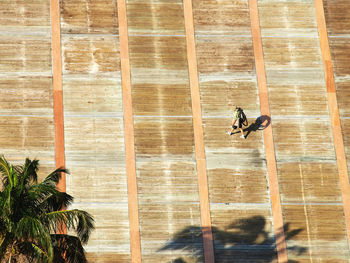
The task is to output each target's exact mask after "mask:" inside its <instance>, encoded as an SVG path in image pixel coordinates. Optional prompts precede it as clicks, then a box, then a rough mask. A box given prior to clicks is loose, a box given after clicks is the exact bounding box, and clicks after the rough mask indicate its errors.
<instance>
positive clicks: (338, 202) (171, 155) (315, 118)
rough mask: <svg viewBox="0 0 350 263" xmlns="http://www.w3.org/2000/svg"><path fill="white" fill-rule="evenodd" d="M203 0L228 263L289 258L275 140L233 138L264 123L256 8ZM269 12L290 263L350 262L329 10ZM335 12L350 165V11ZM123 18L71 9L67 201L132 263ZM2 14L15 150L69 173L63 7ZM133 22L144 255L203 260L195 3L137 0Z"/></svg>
mask: <svg viewBox="0 0 350 263" xmlns="http://www.w3.org/2000/svg"><path fill="white" fill-rule="evenodd" d="M192 3H193V6H192V7H193V17H194V27H195V41H196V54H197V63H198V72H199V75H198V77H199V88H200V99H201V110H202V115H203V130H204V146H205V157H206V164H207V175H208V187H209V200H210V213H211V221H212V226H213V236H214V241H215V242H214V247H215V257H216V261H217V262H233V261H232V260H233V258H234V259H236V258H240V259H241V260H242V261H244V262H258V261H259V260H260V261H262V262H276V251H275V242H274V237H273V224H274V222H273V217H272V209H273V208H271V203H270V192H269V191H270V188H269V184H268V171H267V165H266V153H265V147H264V140H263V139H264V138H263V132H262V130H259V129H255V130H252V131H251V132H250V133H249V135H248V137H247V139H246V140H242V139H240V138H239V134H234V135H232V136H228V135H227V134H225V132H226V131H227V130H229V127H230V124H231V114H232V107H233V106H234V105H238V106H242V107H243V108H244V109H245V112H246V114H247V116H248V120H249V123H250V124H252V123H254V122H255V121H256V118H257V117H259V116H260V115H261V114H260V105H259V92H258V88H257V80H256V78H257V74H256V69H255V64H254V63H255V62H254V51H253V43H252V35H251V27H250V20H249V5H248V1H247V0H237V1H227V0H220V1H213V0H193V1H192ZM258 3H259V5H258V7H259V15H260V26H261V34H262V43H263V51H264V57H263V59H264V62H265V67H266V77H267V86H268V91H269V100H270V110H271V119H270V121H272V128H273V130H272V132H273V139H274V149H275V152H276V155H275V157H276V162H277V176H278V186H279V190H280V198H281V204H282V215H283V220H284V223H285V224H287V227H286V229H285V235H286V238H287V246H288V249H287V253H288V257H289V259H291V260H296V261H298V262H316V261H317V262H348V261H349V259H350V255H349V245H348V240H347V232H346V227H345V221H344V215H343V204H342V197H341V189H340V184H339V176H338V167H337V163H336V155H335V151H334V142H333V139H332V121H331V119H330V117H329V109H328V103H327V90H326V83H325V79H324V69H323V62H322V57H321V52H320V46H319V45H320V44H319V43H320V42H319V36H318V32H317V22H316V18H315V8H314V3H313V1H309V0H293V1H283V0H260V1H258ZM324 6H325V8H324V10H325V14H326V23H327V30H328V34H329V40H330V48H331V53H332V62H333V68H334V77H335V81H336V94H337V99H338V106H339V113H340V118H341V127H342V132H343V136H344V146H345V149H346V157H347V159H349V156H350V138H349V132H348V131H349V129H350V121H349V116H350V115H349V114H350V111H349V104H350V101H349V85H350V77H349V76H350V72H349V67H348V65H349V62H350V61H349V60H350V52H349V50H350V46H349V41H348V39H349V36H350V32H349V30H350V29H349V28H350V27H349V23H350V22H349V21H350V17H349V12H347V11H348V10H349V8H350V6H349V3H348V1H346V0H324ZM117 13H118V12H117V1H115V0H97V1H90V0H79V1H70V0H64V1H61V30H62V36H61V38H62V42H61V49H62V61H63V67H62V71H63V102H64V103H63V107H64V121H65V122H64V125H65V155H66V163H67V168H69V169H70V170H71V173H72V175H70V176H68V177H67V192H69V193H70V194H72V195H73V196H74V197H75V204H74V207H78V208H81V209H84V210H87V211H89V212H91V213H92V214H93V215H94V216H95V219H96V227H97V228H96V230H95V232H94V233H93V235H92V237H91V240H90V242H89V244H88V245H87V247H86V250H87V252H88V257H89V260H90V262H101V263H102V262H131V260H132V259H131V254H130V235H129V218H128V213H129V211H128V196H127V194H128V192H127V191H128V189H127V181H126V171H125V169H126V168H125V167H126V165H125V142H124V138H125V137H124V126H123V124H124V123H123V117H124V116H123V108H122V105H123V103H122V102H123V96H122V92H121V66H120V60H121V59H120V49H121V48H120V44H119V33H118V19H117V18H118V17H117ZM0 14H1V16H0V77H1V78H0V148H1V149H2V150H1V153H3V154H5V156H6V157H7V158H8V159H9V160H11V161H15V162H16V163H17V162H22V161H23V160H24V158H25V157H26V156H29V157H32V158H34V157H36V158H38V159H39V160H40V161H41V164H42V167H43V169H42V170H41V172H42V175H41V176H43V175H45V174H47V173H48V172H49V171H50V170H52V169H53V168H54V166H55V164H54V120H53V99H52V96H53V87H52V56H51V52H52V51H51V36H50V3H49V1H41V0H26V1H24V0H11V1H8V0H4V1H1V2H0ZM127 22H128V30H129V49H130V66H131V85H132V89H131V92H132V101H133V114H134V115H133V116H134V132H135V138H134V139H135V153H136V154H135V158H136V173H137V184H138V188H137V194H138V199H139V223H140V234H141V255H142V262H154V263H160V262H171V261H172V260H173V261H174V260H176V259H180V258H182V259H183V260H184V261H186V262H203V259H202V258H203V242H202V239H201V237H200V224H201V221H200V203H199V200H200V199H199V194H198V179H197V170H196V156H195V143H194V142H195V138H194V136H195V135H194V127H193V119H192V107H191V91H190V85H189V72H188V64H187V55H186V53H187V49H186V36H185V23H184V7H183V4H182V1H180V0H175V1H168V0H129V1H127ZM267 123H268V121H267ZM269 125H270V124H269ZM348 163H349V162H348ZM348 167H350V166H349V164H348ZM242 220H243V221H242ZM178 233H181V235H177V234H178ZM296 248H297V249H296ZM253 251H254V252H253Z"/></svg>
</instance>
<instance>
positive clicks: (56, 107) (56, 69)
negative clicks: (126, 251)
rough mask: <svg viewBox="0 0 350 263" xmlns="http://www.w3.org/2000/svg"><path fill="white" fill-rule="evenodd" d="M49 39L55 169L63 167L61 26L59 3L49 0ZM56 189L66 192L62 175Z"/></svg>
mask: <svg viewBox="0 0 350 263" xmlns="http://www.w3.org/2000/svg"><path fill="white" fill-rule="evenodd" d="M50 12H51V38H52V75H53V76H52V78H53V80H52V82H53V111H54V125H55V160H56V168H58V167H65V153H64V119H63V91H62V59H61V25H60V2H59V0H51V9H50ZM57 188H58V189H59V190H60V191H62V192H65V191H66V177H65V175H64V174H63V175H62V177H61V180H60V182H59V183H58V184H57Z"/></svg>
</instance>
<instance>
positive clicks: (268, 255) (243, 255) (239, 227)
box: [159, 216, 307, 263]
mask: <svg viewBox="0 0 350 263" xmlns="http://www.w3.org/2000/svg"><path fill="white" fill-rule="evenodd" d="M265 229H266V220H265V218H264V217H263V216H253V217H250V218H244V219H239V220H236V221H234V222H232V223H231V224H230V225H228V226H227V227H225V229H219V228H217V227H213V228H212V231H213V238H214V250H215V261H216V262H220V263H232V262H247V263H248V262H249V263H251V262H256V263H260V262H273V261H275V260H276V259H277V251H276V244H275V238H274V235H273V234H271V233H269V232H267V231H266V230H265ZM302 230H303V229H295V230H290V224H289V223H286V224H285V225H284V235H285V238H286V240H288V239H291V238H292V237H295V236H296V235H298V234H299V233H300V232H301V231H302ZM281 233H282V231H281ZM165 250H182V251H184V250H185V251H186V252H187V253H186V254H188V253H190V254H191V255H192V258H195V259H196V261H195V262H204V256H203V255H204V254H203V239H202V230H201V227H199V226H188V227H186V228H184V229H183V230H181V231H179V232H178V233H176V234H175V235H174V236H173V238H172V239H171V240H169V241H168V242H167V244H166V245H165V246H164V247H162V248H161V249H159V251H165ZM288 251H289V252H291V251H293V253H297V254H298V255H301V254H303V253H305V252H306V251H307V249H306V248H304V247H300V246H293V247H288ZM171 262H172V263H187V261H186V260H185V257H181V258H177V259H174V260H172V261H171ZM191 262H193V261H191ZM288 262H290V263H292V262H297V261H292V260H289V261H288Z"/></svg>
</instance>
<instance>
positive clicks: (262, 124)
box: [243, 115, 271, 138]
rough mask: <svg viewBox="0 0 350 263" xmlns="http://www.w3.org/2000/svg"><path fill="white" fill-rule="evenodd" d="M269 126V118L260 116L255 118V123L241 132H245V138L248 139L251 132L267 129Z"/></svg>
mask: <svg viewBox="0 0 350 263" xmlns="http://www.w3.org/2000/svg"><path fill="white" fill-rule="evenodd" d="M270 124H271V118H270V117H269V116H267V115H262V116H259V117H258V118H256V120H255V122H254V123H252V124H250V125H249V127H248V128H245V129H244V130H243V131H244V132H247V133H246V135H245V137H246V138H248V136H249V134H250V133H251V132H252V131H253V132H256V131H258V130H264V129H266V128H267V127H269V126H270Z"/></svg>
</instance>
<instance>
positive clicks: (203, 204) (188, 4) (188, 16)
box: [183, 0, 215, 263]
mask: <svg viewBox="0 0 350 263" xmlns="http://www.w3.org/2000/svg"><path fill="white" fill-rule="evenodd" d="M183 9H184V19H185V28H186V45H187V61H188V72H189V79H190V89H191V100H192V115H193V131H194V141H195V152H196V163H197V174H198V189H199V201H200V211H201V226H202V235H203V248H204V258H205V262H206V263H214V261H215V260H214V246H213V233H212V227H211V218H210V205H209V190H208V178H207V167H206V159H205V150H204V136H203V127H202V112H201V103H200V93H199V81H198V70H197V56H196V45H195V38H194V24H193V11H192V0H183Z"/></svg>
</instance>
